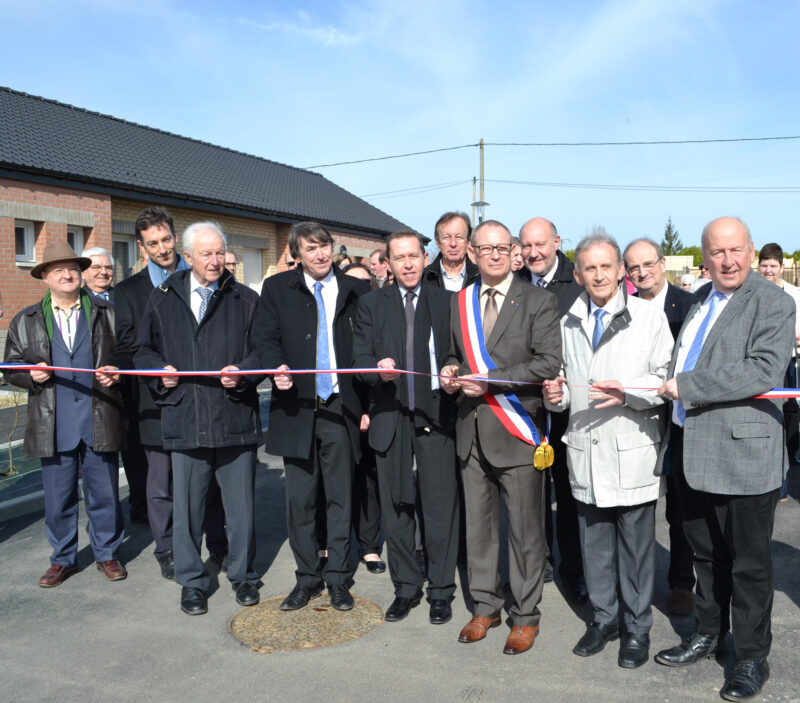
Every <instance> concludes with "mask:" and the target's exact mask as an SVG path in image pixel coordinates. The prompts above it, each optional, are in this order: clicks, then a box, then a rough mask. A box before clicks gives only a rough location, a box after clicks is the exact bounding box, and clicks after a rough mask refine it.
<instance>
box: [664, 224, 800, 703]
mask: <svg viewBox="0 0 800 703" xmlns="http://www.w3.org/2000/svg"><path fill="white" fill-rule="evenodd" d="M701 244H702V248H703V261H704V262H705V263H706V264H707V266H708V269H709V272H710V274H711V282H712V285H711V286H710V291H709V292H708V294H707V295H706V296H705V298H704V300H703V302H702V303H697V304H696V305H695V306H694V308H693V309H692V311H690V312H689V314H688V315H687V317H686V322H685V323H684V325H683V328H682V330H681V333H680V336H679V338H678V343H677V344H676V347H675V352H674V353H673V357H672V364H671V366H670V369H671V373H670V375H671V376H672V378H670V379H669V380H668V381H667V382H666V383H664V385H663V386H661V388H660V389H659V391H658V392H659V393H660V394H661V395H663V396H664V397H666V398H670V399H671V400H673V401H674V402H673V408H672V427H671V429H672V435H673V438H672V442H671V449H672V470H673V471H674V472H675V475H676V477H677V480H678V486H679V491H680V501H681V508H682V512H683V522H684V531H685V533H686V538H687V539H688V540H689V544H690V545H691V547H692V550H693V552H694V568H695V573H696V575H697V590H696V593H695V611H696V613H697V630H696V632H695V633H694V634H692V636H691V637H690V638H689V639H687V640H686V641H684V642H682V643H681V644H680V645H678V646H676V647H672V648H671V649H666V650H663V651H661V652H659V653H658V654H657V655H656V661H657V662H659V663H661V664H665V665H667V666H684V665H687V664H692V663H694V662H696V661H698V660H700V659H703V658H707V657H711V656H713V655H714V654H715V653H716V652H717V649H718V645H719V642H720V640H721V639H722V638H723V637H724V635H725V633H726V632H727V630H728V629H729V627H730V625H731V622H732V624H733V645H734V650H735V655H736V665H735V667H734V669H733V672H732V673H731V676H730V678H729V679H728V680H727V681H726V682H725V684H724V686H723V687H722V689H721V691H720V694H721V695H722V697H723V698H724V699H726V700H731V701H739V700H745V699H747V698H751V697H752V696H755V695H756V694H757V693H758V692H759V691H761V688H762V686H763V685H764V682H765V681H766V680H767V679H768V678H769V665H768V663H767V655H768V654H769V649H770V644H771V641H772V634H771V629H770V618H771V613H772V598H773V580H772V558H771V556H770V540H771V538H772V528H773V524H774V519H775V506H776V504H777V500H778V490H779V488H780V485H781V481H782V480H783V477H784V476H785V474H786V469H787V467H788V458H787V455H786V449H785V446H784V442H783V417H782V414H781V407H780V405H781V401H780V400H778V401H773V400H767V399H755V398H754V396H757V395H759V394H761V393H764V392H766V391H768V390H769V389H770V388H773V387H775V386H778V385H780V384H781V382H782V381H783V375H784V372H785V371H786V366H787V364H788V363H789V357H790V353H791V347H792V342H793V337H794V310H793V305H792V301H791V299H790V298H789V297H788V296H785V295H782V294H781V291H780V290H779V289H778V288H777V286H774V285H772V284H770V283H769V282H768V281H765V280H764V279H763V278H761V277H760V276H759V275H758V274H757V273H755V272H753V271H751V268H750V267H751V264H752V262H753V259H754V257H755V250H754V247H753V240H752V237H751V236H750V231H749V229H748V228H747V225H745V223H744V222H742V221H741V220H739V219H737V218H733V217H721V218H719V219H716V220H714V221H712V222H710V223H709V224H708V225H706V227H705V229H704V230H703V236H702V240H701Z"/></svg>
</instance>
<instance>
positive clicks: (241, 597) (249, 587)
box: [233, 581, 260, 607]
mask: <svg viewBox="0 0 800 703" xmlns="http://www.w3.org/2000/svg"><path fill="white" fill-rule="evenodd" d="M233 590H234V591H236V602H237V603H238V604H239V605H243V606H245V607H247V606H248V605H256V604H257V603H258V601H259V600H260V596H259V595H258V588H257V587H256V585H255V584H254V583H250V582H249V581H242V582H241V583H237V584H236V585H235V586H233Z"/></svg>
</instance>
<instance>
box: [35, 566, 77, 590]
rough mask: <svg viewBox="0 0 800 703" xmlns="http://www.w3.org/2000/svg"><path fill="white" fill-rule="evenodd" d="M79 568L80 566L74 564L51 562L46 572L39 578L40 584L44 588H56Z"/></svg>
mask: <svg viewBox="0 0 800 703" xmlns="http://www.w3.org/2000/svg"><path fill="white" fill-rule="evenodd" d="M77 570H78V567H77V566H75V564H73V565H72V566H61V564H51V565H50V568H49V569H48V570H47V571H45V572H44V575H43V576H42V578H40V579H39V585H40V586H41V587H42V588H55V587H56V586H58V585H59V584H61V583H63V582H64V581H66V580H67V579H68V578H69V577H70V576H72V574H74V573H75V572H76V571H77Z"/></svg>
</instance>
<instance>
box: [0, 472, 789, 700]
mask: <svg viewBox="0 0 800 703" xmlns="http://www.w3.org/2000/svg"><path fill="white" fill-rule="evenodd" d="M261 458H262V461H263V463H262V465H261V466H260V469H259V472H258V479H257V496H258V500H257V506H256V510H257V518H258V519H257V540H258V565H259V567H260V568H261V569H262V570H263V571H264V572H265V575H264V579H263V580H264V586H263V588H262V589H261V594H262V597H263V598H268V597H276V596H281V595H284V594H286V593H287V592H288V591H289V590H290V589H291V587H292V585H293V583H294V575H293V570H294V562H293V559H292V555H291V552H290V550H289V547H288V544H287V542H286V528H285V524H284V493H283V471H282V468H281V465H280V461H279V460H277V459H275V458H274V457H268V456H262V457H261ZM793 473H794V475H793V476H792V483H791V494H792V497H791V498H790V500H789V502H788V503H786V504H781V505H779V506H778V511H777V520H776V526H775V538H774V543H773V555H774V558H775V570H776V593H775V610H774V614H773V634H774V643H773V652H772V655H771V657H770V664H771V666H772V679H771V680H770V681H769V683H768V684H767V686H766V687H765V689H764V696H763V697H762V698H760V700H762V701H771V702H773V701H787V702H788V701H798V702H800V674H798V668H797V662H798V658H797V651H798V649H799V648H800V534H799V532H800V530H799V529H798V528H800V504H798V498H800V471H798V470H797V469H796V470H795V471H794V472H793ZM126 508H127V506H126ZM126 513H127V510H126ZM659 516H660V517H659V521H660V522H659V544H660V546H659V548H658V550H657V567H658V579H657V583H658V587H657V593H656V600H655V605H656V612H655V625H654V627H653V630H652V633H651V637H652V641H653V649H654V650H655V649H657V648H661V647H664V646H668V645H672V644H674V643H676V642H677V640H678V638H679V636H680V635H684V634H687V633H688V632H689V631H690V630H691V629H692V626H693V619H692V618H691V617H689V618H672V619H670V618H669V617H667V615H666V614H665V611H666V607H665V600H666V583H665V579H666V566H667V564H666V557H667V552H666V550H665V549H664V547H663V545H665V544H666V529H665V528H664V522H663V505H659ZM81 520H82V527H81V532H80V537H81V542H82V545H83V548H82V549H81V551H80V555H79V562H80V566H81V567H82V571H81V572H80V573H79V574H77V575H75V576H73V577H72V578H70V579H69V580H68V581H67V582H65V583H64V584H63V585H62V586H60V587H59V588H56V589H52V590H45V589H41V588H38V587H37V586H36V581H37V579H38V577H39V576H40V575H41V574H42V573H43V572H44V570H45V569H46V567H47V565H48V556H49V552H50V550H49V547H48V545H47V541H46V539H45V536H44V525H43V514H42V512H41V511H39V510H37V511H34V512H32V513H28V514H24V515H18V516H17V517H13V518H11V519H5V520H4V519H3V512H2V506H0V633H1V634H0V662H2V675H1V680H2V685H1V686H0V700H2V701H42V700H62V701H86V702H89V701H108V700H116V701H145V700H147V701H187V702H189V701H190V702H192V703H202V702H205V701H214V702H216V701H219V700H232V701H249V700H258V701H262V700H267V701H281V702H282V703H289V702H293V701H307V702H308V703H315V702H317V701H319V702H320V703H323V702H324V703H337V702H338V701H430V702H438V701H460V702H468V703H488V702H495V701H518V700H524V701H548V702H554V701H592V703H597V702H603V701H681V702H683V701H716V700H719V695H718V690H719V687H720V686H721V685H722V683H723V667H722V665H721V664H720V663H717V662H714V661H708V662H702V663H699V664H696V665H694V666H692V667H689V668H686V669H680V670H673V669H668V668H665V667H662V666H659V665H658V664H655V663H653V662H652V661H651V662H649V663H648V664H646V665H645V666H643V667H642V668H641V669H637V670H633V671H631V670H625V669H620V668H619V667H618V666H617V663H616V658H617V646H616V644H612V645H609V646H608V647H607V648H606V650H605V651H603V652H601V653H600V654H598V655H596V656H594V657H591V658H589V659H581V658H579V657H576V656H574V655H573V654H572V652H571V650H572V647H573V646H574V644H575V642H576V641H577V640H578V638H579V637H580V635H581V634H582V633H583V631H584V619H585V618H586V617H588V612H587V611H586V610H585V609H579V610H575V609H574V608H572V607H571V606H570V605H569V604H568V603H567V602H566V601H565V599H564V597H563V596H562V595H561V593H560V592H559V590H558V587H557V585H556V584H547V585H546V586H545V589H544V598H543V602H542V604H541V610H542V613H543V616H542V624H541V635H540V637H539V638H538V639H537V641H536V644H535V646H534V648H533V649H532V650H531V651H530V652H527V653H525V654H522V655H519V656H516V657H509V656H505V655H503V654H502V652H501V650H502V648H503V644H504V641H505V637H506V634H507V631H508V629H507V627H505V626H504V627H502V628H498V629H496V630H493V631H491V632H490V635H489V637H487V639H486V640H484V641H482V642H479V643H476V644H472V645H463V644H459V643H458V642H457V641H456V638H457V636H458V632H459V630H460V629H461V627H462V626H463V624H464V623H465V622H466V621H467V619H468V617H469V613H468V611H467V609H466V607H465V604H464V598H463V593H462V592H461V591H459V593H458V596H457V599H456V601H455V603H454V606H455V608H454V611H455V617H454V619H453V621H452V622H450V623H448V624H447V625H444V626H439V627H433V626H431V625H430V624H429V623H428V620H427V608H426V607H425V605H424V603H423V605H421V606H420V607H418V608H416V609H415V610H414V611H412V613H411V615H410V616H409V617H408V618H407V619H406V620H405V621H403V622H400V623H383V624H381V625H380V626H379V627H377V628H376V629H375V630H373V631H372V632H371V633H370V634H368V635H366V636H364V637H362V638H360V639H358V640H354V641H351V642H348V643H346V644H341V645H337V646H335V647H328V648H324V649H316V650H310V651H301V652H276V653H274V654H269V655H267V654H255V653H252V652H250V651H248V649H247V648H246V647H244V646H242V645H241V644H239V642H238V641H237V640H235V639H234V638H233V636H232V635H231V634H230V631H229V622H230V620H231V618H232V617H233V616H234V615H235V614H236V613H237V612H238V611H239V610H240V609H239V607H238V606H237V605H236V602H235V600H234V597H233V594H232V591H231V589H230V587H229V586H228V584H227V581H226V580H224V579H223V580H222V582H221V584H220V588H219V590H218V591H216V592H215V593H214V594H213V595H212V596H211V598H210V601H209V608H210V610H209V613H208V615H205V616H202V617H188V616H186V615H184V614H182V613H181V612H180V609H179V605H178V600H179V589H178V587H177V586H176V585H175V584H174V583H171V582H168V581H165V580H164V579H162V578H161V576H160V575H159V571H158V565H157V563H156V561H155V559H153V556H152V550H153V545H152V540H151V538H150V534H149V531H148V529H147V528H146V527H141V526H135V525H133V526H127V525H126V529H127V536H126V539H125V543H124V546H123V550H122V555H121V556H122V558H123V560H124V561H125V562H126V563H127V566H128V569H129V571H130V576H129V577H128V579H127V580H126V581H123V582H118V583H109V582H106V581H105V580H104V579H103V578H102V576H101V574H100V573H98V572H97V571H96V570H95V569H94V567H93V565H92V557H91V553H90V552H89V550H88V547H86V540H85V532H84V531H83V523H84V521H85V516H84V515H83V510H82V517H81ZM462 583H463V582H462ZM353 593H354V594H355V595H357V596H361V597H363V598H366V599H368V600H371V601H373V602H375V603H377V604H378V605H380V606H381V607H382V608H384V609H385V608H386V607H387V606H388V604H389V603H390V602H391V598H392V591H391V582H390V580H389V577H388V574H383V575H379V576H374V575H371V574H369V573H367V572H366V571H365V570H364V569H363V567H362V568H359V570H358V571H357V572H356V574H355V585H354V587H353Z"/></svg>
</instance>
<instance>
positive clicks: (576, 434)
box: [544, 235, 673, 668]
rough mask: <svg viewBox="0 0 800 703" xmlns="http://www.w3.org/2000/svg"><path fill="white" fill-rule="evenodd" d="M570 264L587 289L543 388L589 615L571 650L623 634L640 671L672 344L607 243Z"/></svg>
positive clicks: (623, 658)
mask: <svg viewBox="0 0 800 703" xmlns="http://www.w3.org/2000/svg"><path fill="white" fill-rule="evenodd" d="M575 266H576V267H575V279H576V280H577V281H578V283H579V284H580V285H582V286H583V287H584V292H583V293H582V294H581V296H580V297H579V298H578V299H577V300H576V301H575V303H573V305H572V307H570V309H569V311H568V312H567V313H566V314H565V315H564V316H563V317H562V319H561V332H562V339H563V371H562V374H561V375H560V376H559V377H557V378H556V379H554V380H552V381H547V382H545V389H544V398H545V404H546V406H547V407H548V408H549V409H550V410H553V411H564V410H566V409H567V408H569V411H570V416H569V425H568V427H567V432H566V433H565V434H564V438H563V441H564V444H565V445H566V446H567V462H568V466H569V478H570V486H571V488H572V494H573V496H574V497H575V499H576V502H577V510H578V524H579V529H580V535H581V548H582V550H583V564H584V572H585V575H586V585H587V588H588V590H589V600H590V602H591V604H592V610H593V621H592V623H591V624H590V625H589V627H588V629H587V631H586V633H585V634H584V635H583V637H581V639H580V641H579V642H578V644H577V645H576V646H575V648H574V650H573V651H574V653H575V654H577V655H579V656H583V657H588V656H591V655H593V654H597V653H598V652H600V651H601V650H602V649H603V647H605V645H606V643H607V642H609V641H611V640H614V639H617V638H618V637H619V636H620V634H621V635H622V644H621V647H620V651H619V658H618V663H619V665H620V666H622V667H626V668H636V667H638V666H641V665H642V664H644V663H645V662H646V661H647V659H648V656H649V646H650V638H649V631H650V627H651V626H652V623H653V616H652V608H651V602H652V596H653V576H654V571H655V564H654V552H655V505H656V500H657V499H658V497H659V496H660V495H663V493H664V484H663V481H662V480H661V477H660V476H659V475H657V474H656V470H655V469H656V461H657V458H658V449H659V445H660V442H661V439H662V435H663V427H664V420H665V417H664V414H663V413H662V412H661V407H659V406H662V404H663V400H662V399H661V398H659V397H658V395H657V394H656V392H655V389H656V388H658V387H659V386H660V385H661V383H662V382H663V380H662V379H665V378H666V374H667V368H668V366H669V361H670V355H671V353H672V346H673V340H672V334H671V333H670V330H669V325H668V323H667V319H666V317H665V315H664V312H663V310H661V309H659V308H658V307H656V306H654V305H652V304H651V303H648V302H646V301H644V300H640V299H638V298H633V297H628V296H627V294H626V291H625V288H624V286H622V287H620V285H619V282H620V281H621V280H622V277H623V273H624V268H623V262H622V255H621V253H620V250H619V246H618V245H617V243H616V241H615V240H614V239H613V238H611V237H609V236H607V235H593V236H590V237H586V238H584V239H583V240H582V241H581V242H580V243H579V244H578V247H577V249H576V250H575ZM610 379H614V380H610ZM618 582H619V584H620V591H621V594H622V599H623V601H624V603H623V605H624V607H623V608H622V610H623V620H624V631H623V632H622V633H620V629H619V622H618V620H619V610H620V607H619V602H618V597H617V583H618Z"/></svg>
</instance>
